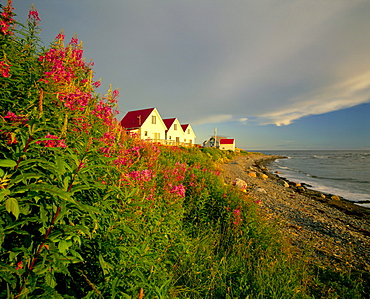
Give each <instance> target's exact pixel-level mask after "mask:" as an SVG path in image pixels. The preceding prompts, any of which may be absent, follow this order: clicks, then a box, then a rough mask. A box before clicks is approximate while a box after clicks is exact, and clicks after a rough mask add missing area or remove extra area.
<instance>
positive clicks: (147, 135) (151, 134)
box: [140, 110, 166, 141]
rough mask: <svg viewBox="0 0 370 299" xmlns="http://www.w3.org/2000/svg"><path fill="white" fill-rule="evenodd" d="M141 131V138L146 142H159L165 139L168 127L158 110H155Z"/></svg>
mask: <svg viewBox="0 0 370 299" xmlns="http://www.w3.org/2000/svg"><path fill="white" fill-rule="evenodd" d="M152 116H155V124H154V123H153V119H152ZM140 131H141V132H140V138H141V139H144V140H146V139H151V140H154V141H159V140H164V139H165V132H166V126H165V124H164V122H163V121H162V118H161V116H160V115H159V113H158V111H157V110H153V112H152V113H151V114H150V115H149V117H148V118H147V119H146V120H145V122H144V123H143V124H142V126H141V130H140Z"/></svg>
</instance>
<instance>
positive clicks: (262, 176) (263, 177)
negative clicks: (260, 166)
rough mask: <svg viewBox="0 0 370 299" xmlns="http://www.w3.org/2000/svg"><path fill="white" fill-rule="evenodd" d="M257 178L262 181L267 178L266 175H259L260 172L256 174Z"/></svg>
mask: <svg viewBox="0 0 370 299" xmlns="http://www.w3.org/2000/svg"><path fill="white" fill-rule="evenodd" d="M257 176H258V177H259V178H260V179H263V180H266V179H267V178H268V176H267V174H264V173H261V172H257Z"/></svg>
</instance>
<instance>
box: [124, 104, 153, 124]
mask: <svg viewBox="0 0 370 299" xmlns="http://www.w3.org/2000/svg"><path fill="white" fill-rule="evenodd" d="M154 109H155V108H148V109H142V110H135V111H129V112H127V113H126V115H125V116H124V118H122V120H121V126H122V127H124V128H126V129H135V128H140V127H141V126H142V125H143V123H144V122H145V121H146V119H147V118H148V117H149V115H150V114H151V113H152V112H153V110H154Z"/></svg>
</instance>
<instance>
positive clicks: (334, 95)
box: [259, 72, 370, 126]
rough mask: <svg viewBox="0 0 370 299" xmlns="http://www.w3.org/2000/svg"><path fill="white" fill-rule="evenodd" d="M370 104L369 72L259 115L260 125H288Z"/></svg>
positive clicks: (299, 97)
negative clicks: (315, 116)
mask: <svg viewBox="0 0 370 299" xmlns="http://www.w3.org/2000/svg"><path fill="white" fill-rule="evenodd" d="M367 102H370V72H367V73H364V74H362V75H359V76H357V77H355V78H352V79H349V80H347V81H345V82H341V83H337V84H334V85H332V86H327V87H325V88H323V89H321V90H317V91H314V92H310V93H308V94H304V95H301V96H298V97H296V98H293V99H291V104H290V105H288V106H287V107H283V108H282V109H277V110H275V111H274V112H271V113H265V114H260V115H259V120H260V122H261V124H276V125H277V126H281V125H289V124H291V123H292V122H294V121H295V120H297V119H299V118H302V117H305V116H308V115H318V114H324V113H328V112H332V111H336V110H340V109H344V108H350V107H353V106H357V105H359V104H362V103H367Z"/></svg>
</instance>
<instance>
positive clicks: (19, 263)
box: [15, 261, 23, 270]
mask: <svg viewBox="0 0 370 299" xmlns="http://www.w3.org/2000/svg"><path fill="white" fill-rule="evenodd" d="M20 269H23V262H22V261H20V262H18V263H17V267H16V268H15V270H20Z"/></svg>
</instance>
